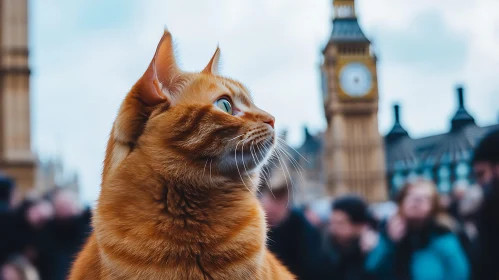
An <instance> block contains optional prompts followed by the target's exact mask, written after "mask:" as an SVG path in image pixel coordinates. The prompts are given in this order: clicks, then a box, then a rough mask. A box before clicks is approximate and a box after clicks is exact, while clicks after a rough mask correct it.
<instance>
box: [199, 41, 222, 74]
mask: <svg viewBox="0 0 499 280" xmlns="http://www.w3.org/2000/svg"><path fill="white" fill-rule="evenodd" d="M219 63H220V47H218V46H217V50H216V51H215V53H214V54H213V57H212V58H211V59H210V62H209V63H208V65H206V67H205V68H204V69H203V73H207V74H214V75H217V74H218V66H219Z"/></svg>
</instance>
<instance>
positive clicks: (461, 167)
mask: <svg viewBox="0 0 499 280" xmlns="http://www.w3.org/2000/svg"><path fill="white" fill-rule="evenodd" d="M469 174H470V167H469V165H468V164H467V163H466V162H460V163H458V164H457V165H456V177H457V179H458V180H464V179H468V176H469Z"/></svg>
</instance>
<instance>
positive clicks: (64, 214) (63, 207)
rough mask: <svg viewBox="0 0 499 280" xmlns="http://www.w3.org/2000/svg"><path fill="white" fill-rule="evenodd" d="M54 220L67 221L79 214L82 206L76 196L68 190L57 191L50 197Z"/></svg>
mask: <svg viewBox="0 0 499 280" xmlns="http://www.w3.org/2000/svg"><path fill="white" fill-rule="evenodd" d="M52 204H53V205H54V210H55V213H54V214H55V218H56V219H67V218H71V217H74V216H77V215H79V214H81V212H82V206H81V204H80V202H79V201H78V196H77V195H76V194H75V193H74V192H73V191H71V190H68V189H57V190H56V191H55V192H54V193H53V195H52Z"/></svg>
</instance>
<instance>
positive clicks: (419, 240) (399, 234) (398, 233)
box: [365, 178, 470, 280]
mask: <svg viewBox="0 0 499 280" xmlns="http://www.w3.org/2000/svg"><path fill="white" fill-rule="evenodd" d="M397 202H398V205H399V211H398V214H397V215H395V216H394V217H392V218H391V219H389V221H387V222H386V223H385V226H384V227H382V229H381V230H380V234H379V236H378V238H377V240H376V242H373V244H372V246H371V247H372V249H371V251H370V253H369V255H368V258H367V260H366V264H365V267H366V270H367V271H369V272H370V273H372V274H375V275H377V276H378V278H379V279H387V280H390V279H394V280H395V279H396V280H409V279H410V280H467V279H469V278H470V268H469V263H468V260H467V258H466V255H465V253H464V251H463V249H462V248H461V245H460V243H459V240H458V238H457V236H456V235H455V234H454V233H453V231H452V228H453V223H452V220H451V219H450V218H448V216H446V215H445V214H443V213H442V212H441V211H440V206H439V205H440V203H439V195H438V191H437V189H436V187H435V185H434V183H433V182H431V181H428V180H425V179H421V178H418V179H416V180H413V181H411V182H408V183H407V184H406V185H405V186H404V187H403V188H402V189H401V191H400V193H399V197H398V201H397Z"/></svg>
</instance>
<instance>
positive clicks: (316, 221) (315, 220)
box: [303, 205, 322, 228]
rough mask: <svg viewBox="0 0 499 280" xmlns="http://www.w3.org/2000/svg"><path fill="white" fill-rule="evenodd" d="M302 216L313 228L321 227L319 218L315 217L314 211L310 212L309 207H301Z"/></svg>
mask: <svg viewBox="0 0 499 280" xmlns="http://www.w3.org/2000/svg"><path fill="white" fill-rule="evenodd" d="M303 214H304V215H305V218H307V221H308V222H309V223H310V224H311V225H313V226H314V227H315V228H321V227H322V221H321V218H320V217H319V215H317V213H315V211H314V210H312V208H311V207H310V205H305V206H304V207H303Z"/></svg>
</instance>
